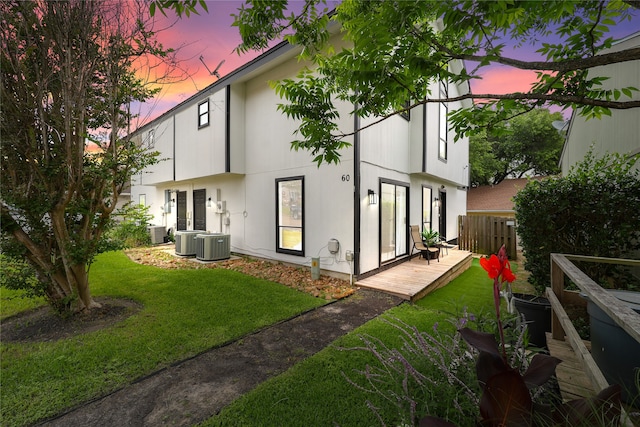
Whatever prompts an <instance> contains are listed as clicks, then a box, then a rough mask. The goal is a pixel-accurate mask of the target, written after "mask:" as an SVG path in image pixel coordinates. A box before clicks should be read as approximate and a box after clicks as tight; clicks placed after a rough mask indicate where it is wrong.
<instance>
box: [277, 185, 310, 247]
mask: <svg viewBox="0 0 640 427" xmlns="http://www.w3.org/2000/svg"><path fill="white" fill-rule="evenodd" d="M276 192H277V194H276V214H277V218H276V238H277V242H276V252H282V253H286V254H291V255H299V256H304V177H301V176H297V177H291V178H280V179H276Z"/></svg>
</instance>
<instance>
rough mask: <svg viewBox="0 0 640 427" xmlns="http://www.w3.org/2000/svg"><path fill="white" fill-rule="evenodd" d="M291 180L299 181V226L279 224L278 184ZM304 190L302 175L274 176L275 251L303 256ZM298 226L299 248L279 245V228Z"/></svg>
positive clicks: (279, 197)
mask: <svg viewBox="0 0 640 427" xmlns="http://www.w3.org/2000/svg"><path fill="white" fill-rule="evenodd" d="M291 181H300V184H301V189H300V200H301V204H302V206H301V209H300V210H301V215H302V219H301V225H300V226H299V227H293V226H291V225H283V224H280V207H281V203H282V191H281V189H280V184H281V183H283V182H291ZM304 195H305V192H304V175H301V176H291V177H286V178H276V197H275V200H276V204H275V205H276V206H275V207H276V218H275V231H276V252H278V253H282V254H289V255H295V256H304V241H305V197H304ZM285 227H286V228H300V231H301V239H302V241H301V245H300V250H297V249H290V248H285V247H282V246H281V242H280V230H281V229H282V228H285Z"/></svg>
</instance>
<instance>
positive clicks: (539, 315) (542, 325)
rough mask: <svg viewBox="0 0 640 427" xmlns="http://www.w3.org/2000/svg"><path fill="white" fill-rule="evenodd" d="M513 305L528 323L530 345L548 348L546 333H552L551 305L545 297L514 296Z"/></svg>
mask: <svg viewBox="0 0 640 427" xmlns="http://www.w3.org/2000/svg"><path fill="white" fill-rule="evenodd" d="M513 303H514V306H515V307H516V310H518V313H520V314H521V315H522V316H524V318H525V321H526V322H527V328H528V330H529V344H531V345H534V346H536V347H540V348H547V337H546V335H545V334H546V333H547V332H551V303H550V302H549V300H548V299H546V298H544V297H538V296H535V295H527V294H513Z"/></svg>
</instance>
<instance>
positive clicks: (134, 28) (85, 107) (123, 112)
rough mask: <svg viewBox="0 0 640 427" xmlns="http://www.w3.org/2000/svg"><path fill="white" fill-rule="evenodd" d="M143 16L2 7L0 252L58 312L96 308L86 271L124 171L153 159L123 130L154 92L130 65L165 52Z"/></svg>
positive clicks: (97, 8) (115, 8)
mask: <svg viewBox="0 0 640 427" xmlns="http://www.w3.org/2000/svg"><path fill="white" fill-rule="evenodd" d="M148 12H149V11H148V5H147V4H144V3H136V2H111V1H83V0H68V1H56V2H47V1H44V0H43V1H32V2H23V1H18V0H14V1H2V2H1V3H0V13H1V14H2V20H0V38H1V43H0V61H1V63H0V65H1V66H0V72H1V73H2V84H1V86H0V98H1V99H2V103H1V107H0V132H1V134H2V140H1V150H0V152H1V153H2V155H1V157H0V164H1V165H2V185H1V186H0V214H1V223H2V252H3V255H8V256H12V257H14V258H24V259H25V260H26V261H27V262H28V264H29V265H30V267H31V268H33V270H34V271H35V274H36V277H37V279H38V282H39V284H38V285H37V286H38V289H41V290H42V293H44V295H45V296H46V297H47V299H48V300H49V301H50V302H51V304H52V305H53V306H54V307H55V308H57V309H58V310H59V311H71V310H75V309H78V310H89V309H91V308H93V307H96V306H98V305H99V304H97V303H96V302H95V301H94V300H93V298H92V296H91V292H90V288H89V279H88V270H89V266H90V265H91V263H92V262H93V260H94V257H95V255H96V254H97V253H99V252H100V251H102V250H104V249H105V246H104V242H105V241H104V239H102V237H103V234H104V233H105V231H106V230H107V229H108V227H109V224H110V216H111V214H112V212H113V211H114V209H115V208H116V202H117V200H118V196H119V195H120V193H121V192H122V190H123V188H125V187H126V186H127V185H129V182H130V177H131V175H132V174H134V173H137V172H138V171H140V170H142V169H143V168H145V167H147V166H148V165H150V164H153V163H154V162H155V161H156V160H155V159H156V156H157V154H156V153H153V152H150V151H148V150H146V147H144V146H138V145H136V144H135V143H134V142H132V141H131V140H130V139H129V138H128V137H127V136H126V135H127V134H128V133H129V131H130V129H129V127H130V122H131V119H132V117H133V116H132V114H131V113H130V109H129V105H130V103H131V102H133V101H142V100H145V99H147V98H149V97H150V96H152V95H153V93H154V91H152V90H150V89H149V88H148V87H147V85H146V84H145V83H144V82H143V81H142V80H140V79H139V78H138V77H136V75H135V71H136V69H135V61H137V60H139V59H140V58H143V57H144V56H145V55H153V56H154V57H156V58H160V59H162V58H166V55H167V52H166V51H164V50H163V49H162V46H161V45H159V44H158V43H157V42H156V41H155V39H154V34H153V33H152V32H151V31H148V30H147V29H146V28H145V16H148ZM89 142H91V143H93V144H95V145H96V146H97V150H95V151H93V152H90V151H88V150H87V149H86V148H87V144H88V143H89ZM17 282H20V283H31V285H33V282H32V281H28V280H23V281H17ZM33 286H35V285H33Z"/></svg>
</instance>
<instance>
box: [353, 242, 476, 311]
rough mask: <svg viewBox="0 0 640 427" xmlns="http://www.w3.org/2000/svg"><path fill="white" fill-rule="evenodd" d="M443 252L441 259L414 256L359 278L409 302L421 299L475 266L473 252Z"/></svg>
mask: <svg viewBox="0 0 640 427" xmlns="http://www.w3.org/2000/svg"><path fill="white" fill-rule="evenodd" d="M448 252H449V253H448V254H447V253H446V252H445V254H444V255H442V254H441V256H440V262H438V261H437V260H435V259H432V260H431V261H430V263H429V264H427V261H426V260H425V259H424V258H418V257H417V256H416V257H413V258H411V260H410V261H406V262H403V263H402V264H399V265H397V266H395V267H392V268H389V269H388V270H384V271H381V272H380V273H378V274H375V275H373V276H369V277H367V278H364V279H361V280H358V281H357V282H356V283H355V284H356V286H360V287H362V288H370V289H376V290H379V291H382V292H386V293H389V294H392V295H396V296H399V297H401V298H404V299H406V300H409V301H417V300H419V299H420V298H422V297H424V296H425V295H427V294H428V293H430V292H432V291H434V290H436V289H438V288H441V287H442V286H444V285H446V284H447V283H449V282H450V281H452V280H453V279H455V278H456V277H458V276H459V275H460V274H462V272H464V271H465V270H466V269H467V268H469V267H470V266H471V260H472V255H471V252H468V251H461V250H457V249H449V250H448Z"/></svg>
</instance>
